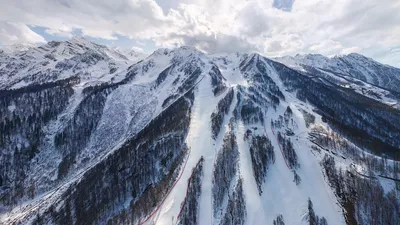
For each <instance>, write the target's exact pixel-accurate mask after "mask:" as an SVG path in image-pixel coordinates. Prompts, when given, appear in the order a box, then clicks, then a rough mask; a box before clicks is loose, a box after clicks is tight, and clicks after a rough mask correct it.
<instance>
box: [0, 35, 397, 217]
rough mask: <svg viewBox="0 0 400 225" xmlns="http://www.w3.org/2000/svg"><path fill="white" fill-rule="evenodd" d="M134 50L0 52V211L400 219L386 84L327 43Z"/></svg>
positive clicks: (75, 46) (79, 43)
mask: <svg viewBox="0 0 400 225" xmlns="http://www.w3.org/2000/svg"><path fill="white" fill-rule="evenodd" d="M131 53H132V52H130V53H127V52H125V51H122V50H119V49H115V48H114V49H111V48H108V47H105V46H101V45H97V44H95V43H92V42H89V41H87V40H84V39H82V38H74V39H72V40H70V41H66V42H50V43H48V44H46V45H44V46H41V47H33V48H29V49H28V50H23V51H19V52H14V53H6V54H4V53H3V54H4V55H0V57H1V58H0V60H1V62H5V63H2V64H1V69H2V70H3V71H4V73H2V83H1V90H0V96H1V99H0V100H1V102H0V104H1V107H0V118H1V121H0V122H1V123H0V129H1V131H2V132H1V135H0V161H1V165H2V166H1V167H0V196H1V198H0V222H1V223H4V224H140V225H143V224H157V225H164V224H171V223H172V224H232V225H233V224H235V225H236V224H274V225H275V224H279V225H283V224H287V225H290V224H296V225H297V224H313V225H326V224H331V225H336V224H337V225H340V224H351V225H354V224H360V225H361V224H382V225H383V224H396V225H398V224H399V223H400V221H399V220H398V217H397V215H398V214H399V213H400V212H399V204H400V200H399V198H398V197H397V196H398V194H399V193H398V192H399V187H400V184H399V180H398V177H399V175H400V174H399V170H398V168H399V166H400V163H399V162H398V161H396V160H399V159H400V157H399V154H400V111H399V110H397V109H396V107H393V104H394V103H396V102H397V101H398V99H399V96H398V95H397V93H396V92H392V91H390V90H386V89H383V88H380V87H377V86H375V85H373V84H370V83H369V80H366V81H363V79H360V78H358V77H355V76H354V77H353V76H350V75H349V74H343V73H339V72H338V71H335V70H328V69H327V67H328V66H327V65H330V64H331V62H330V60H331V59H328V58H325V57H322V56H318V57H317V56H316V58H318V60H316V59H315V60H312V61H313V64H312V65H311V63H304V62H303V61H302V62H301V63H300V62H299V61H298V60H297V59H295V58H289V57H287V58H285V60H283V59H279V60H278V61H284V63H285V64H286V65H288V66H290V67H292V68H293V69H292V68H289V67H286V66H284V65H283V64H280V63H277V62H276V61H272V60H270V59H267V58H265V57H263V56H261V55H259V54H245V53H235V54H218V55H207V54H205V53H202V52H200V51H198V50H196V49H194V48H191V47H180V48H176V49H159V50H157V51H155V52H154V53H153V54H151V55H150V56H148V57H146V58H143V59H142V60H140V61H137V62H134V60H136V59H137V58H136V57H139V55H138V54H134V53H132V54H131ZM49 54H50V55H53V56H54V58H55V59H51V60H49V57H48V56H46V55H49ZM310 57H311V56H310ZM349 57H350V56H349ZM140 58H142V56H140ZM12 59H13V60H12ZM357 60H363V59H361V58H360V59H359V58H357V57H355V58H354V59H353V61H357ZM13 62H15V64H13ZM43 62H48V64H47V65H43ZM356 63H363V62H354V65H356ZM44 64H46V63H44ZM110 64H111V65H112V68H116V69H115V71H114V72H112V71H111V69H110ZM57 65H58V66H57ZM305 65H307V67H306V66H305ZM365 66H366V65H365V62H364V67H363V69H360V73H361V72H362V71H366V69H365ZM382 66H384V65H382ZM374 68H375V67H374ZM370 70H373V68H371V69H370ZM29 71H33V72H32V73H31V72H29ZM33 74H34V75H33ZM365 76H367V74H366V75H365ZM393 76H394V75H393ZM364 190H368V192H369V193H373V194H372V195H367V194H365V193H364ZM377 208H380V209H382V210H376V209H377Z"/></svg>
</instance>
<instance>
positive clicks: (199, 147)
mask: <svg viewBox="0 0 400 225" xmlns="http://www.w3.org/2000/svg"><path fill="white" fill-rule="evenodd" d="M208 70H209V69H208ZM208 70H207V69H205V71H206V72H208ZM210 93H212V88H211V80H210V77H209V76H205V77H204V79H203V80H202V81H201V82H200V83H199V84H198V88H197V90H196V92H195V96H196V97H195V101H194V105H193V107H192V115H191V122H190V130H189V133H188V136H187V140H186V142H187V144H188V146H189V148H190V155H189V158H188V162H187V165H186V169H185V171H184V172H183V175H182V178H181V179H180V181H179V182H178V183H177V184H176V186H175V188H174V189H173V190H172V191H171V193H170V195H169V197H168V198H167V199H166V201H165V202H164V205H163V206H162V208H161V209H160V216H159V218H158V219H157V218H156V219H155V220H153V221H152V222H154V223H156V224H170V222H171V219H172V218H174V220H175V221H176V219H177V218H176V216H177V215H178V213H179V211H180V206H181V203H182V202H183V200H184V198H185V196H184V195H185V193H186V188H187V181H188V179H189V177H190V175H191V173H192V169H193V168H194V167H195V166H196V164H197V162H198V161H199V160H200V158H201V156H204V160H205V161H204V167H203V168H204V177H203V182H202V194H201V197H200V212H199V219H200V224H209V223H210V218H211V215H212V214H211V213H212V208H211V202H210V200H211V186H212V168H213V162H214V158H215V153H216V149H215V146H214V145H213V140H212V138H211V129H210V126H211V125H210V124H211V123H210V115H211V113H212V112H213V110H214V109H215V108H216V105H217V103H218V98H214V97H213V96H211V95H209V94H210ZM197 96H203V97H200V98H198V97H197ZM222 97H223V96H220V97H219V98H222Z"/></svg>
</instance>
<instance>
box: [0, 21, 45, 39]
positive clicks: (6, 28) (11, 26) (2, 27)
mask: <svg viewBox="0 0 400 225" xmlns="http://www.w3.org/2000/svg"><path fill="white" fill-rule="evenodd" d="M26 42H28V43H38V42H46V40H45V39H44V38H43V37H42V36H40V35H38V34H37V33H35V32H33V31H32V30H31V29H30V28H29V27H28V26H26V25H25V24H23V23H12V22H0V43H2V44H6V45H9V44H14V43H26Z"/></svg>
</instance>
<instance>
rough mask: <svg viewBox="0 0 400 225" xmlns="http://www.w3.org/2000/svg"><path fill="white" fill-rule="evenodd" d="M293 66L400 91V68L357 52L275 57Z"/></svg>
mask: <svg viewBox="0 0 400 225" xmlns="http://www.w3.org/2000/svg"><path fill="white" fill-rule="evenodd" d="M274 60H276V61H278V62H281V63H283V64H285V65H287V66H289V67H292V68H296V69H298V68H302V69H307V67H313V68H318V69H320V70H322V71H324V72H333V73H337V74H338V75H341V76H346V77H352V78H356V79H359V80H362V81H365V82H368V83H370V84H373V85H376V86H380V87H383V88H386V89H389V90H392V91H396V92H399V86H400V69H399V68H395V67H392V66H389V65H384V64H381V63H379V62H376V61H375V60H373V59H371V58H368V57H365V56H363V55H360V54H357V53H351V54H348V55H339V56H334V57H331V58H329V57H326V56H323V55H319V54H307V55H296V56H294V57H291V56H284V57H278V58H274Z"/></svg>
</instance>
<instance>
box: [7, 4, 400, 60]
mask: <svg viewBox="0 0 400 225" xmlns="http://www.w3.org/2000/svg"><path fill="white" fill-rule="evenodd" d="M0 3H1V6H2V7H0V44H2V45H7V44H13V43H20V42H32V43H41V42H46V41H50V40H64V39H67V38H70V37H72V36H73V35H83V36H85V37H87V38H89V39H93V40H96V41H97V42H99V43H103V44H107V45H115V46H121V47H125V48H134V49H136V50H139V51H144V52H151V51H153V50H155V49H157V48H159V47H174V46H181V45H189V46H194V47H197V48H198V49H201V50H203V51H206V52H210V53H214V52H237V51H240V52H259V53H262V54H264V55H266V56H282V55H295V54H297V53H300V54H304V53H321V54H323V55H327V56H331V55H337V54H347V53H350V52H359V53H361V54H364V55H366V56H369V57H372V58H374V59H376V60H378V61H380V62H383V63H387V64H391V65H394V66H397V67H400V13H399V12H400V1H399V0H247V1H244V0H112V1H110V0H0Z"/></svg>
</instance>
